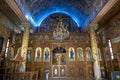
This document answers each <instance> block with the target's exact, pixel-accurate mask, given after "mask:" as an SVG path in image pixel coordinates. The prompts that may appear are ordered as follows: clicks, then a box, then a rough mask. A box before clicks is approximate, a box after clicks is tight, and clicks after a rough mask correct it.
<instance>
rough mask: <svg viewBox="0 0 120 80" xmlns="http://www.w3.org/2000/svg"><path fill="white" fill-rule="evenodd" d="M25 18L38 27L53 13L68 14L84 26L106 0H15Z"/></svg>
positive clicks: (79, 25) (79, 24) (78, 24)
mask: <svg viewBox="0 0 120 80" xmlns="http://www.w3.org/2000/svg"><path fill="white" fill-rule="evenodd" d="M15 1H16V3H17V4H18V6H19V7H20V9H21V11H22V12H23V14H24V15H25V17H26V18H27V20H28V21H29V22H30V23H31V24H32V25H33V26H34V27H38V26H40V25H41V23H42V21H43V20H44V19H45V18H46V17H48V16H50V15H52V14H55V13H63V14H66V15H68V16H70V17H71V18H72V19H73V20H74V21H75V22H76V24H77V26H78V27H84V26H86V25H87V24H88V23H89V22H90V21H91V20H93V19H94V17H95V16H96V15H97V13H98V12H99V11H100V9H101V8H102V7H103V6H104V5H105V3H106V2H107V1H108V0H15Z"/></svg>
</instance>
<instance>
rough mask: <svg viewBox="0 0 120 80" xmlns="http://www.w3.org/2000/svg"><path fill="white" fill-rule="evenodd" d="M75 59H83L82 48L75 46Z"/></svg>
mask: <svg viewBox="0 0 120 80" xmlns="http://www.w3.org/2000/svg"><path fill="white" fill-rule="evenodd" d="M77 60H78V61H84V56H83V49H82V48H80V47H79V48H77Z"/></svg>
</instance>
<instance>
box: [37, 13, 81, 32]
mask: <svg viewBox="0 0 120 80" xmlns="http://www.w3.org/2000/svg"><path fill="white" fill-rule="evenodd" d="M60 19H62V22H63V25H64V26H67V28H68V30H69V31H70V32H80V30H81V28H80V27H78V26H77V24H76V23H75V21H74V20H73V19H72V18H71V17H70V16H68V15H66V14H60V13H55V14H52V15H50V16H48V17H47V18H45V19H44V20H43V22H42V23H41V25H40V26H38V27H36V31H35V32H49V31H50V29H51V27H56V26H57V25H58V22H59V20H60Z"/></svg>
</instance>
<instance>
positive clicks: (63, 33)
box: [53, 19, 69, 40]
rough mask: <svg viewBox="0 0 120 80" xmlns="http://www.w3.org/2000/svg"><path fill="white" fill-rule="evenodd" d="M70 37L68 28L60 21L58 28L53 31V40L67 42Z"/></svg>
mask: <svg viewBox="0 0 120 80" xmlns="http://www.w3.org/2000/svg"><path fill="white" fill-rule="evenodd" d="M68 37H69V31H68V29H67V26H65V25H64V24H63V23H62V19H60V20H59V22H58V24H57V27H56V28H55V30H54V31H53V38H54V39H55V40H65V39H67V38H68Z"/></svg>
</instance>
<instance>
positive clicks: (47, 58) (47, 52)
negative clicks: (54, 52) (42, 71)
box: [44, 48, 50, 61]
mask: <svg viewBox="0 0 120 80" xmlns="http://www.w3.org/2000/svg"><path fill="white" fill-rule="evenodd" d="M49 53H50V52H49V50H48V48H47V49H46V50H45V54H44V55H45V61H49V58H50V57H49V56H50V54H49Z"/></svg>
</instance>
